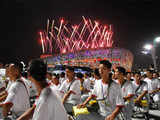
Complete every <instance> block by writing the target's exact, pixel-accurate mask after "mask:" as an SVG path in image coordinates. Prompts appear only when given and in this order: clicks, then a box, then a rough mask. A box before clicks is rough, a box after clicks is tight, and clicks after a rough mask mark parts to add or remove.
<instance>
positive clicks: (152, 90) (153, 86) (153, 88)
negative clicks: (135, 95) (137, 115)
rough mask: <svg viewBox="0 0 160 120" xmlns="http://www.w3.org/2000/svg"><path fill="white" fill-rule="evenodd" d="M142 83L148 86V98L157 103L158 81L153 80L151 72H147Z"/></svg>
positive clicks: (158, 98)
mask: <svg viewBox="0 0 160 120" xmlns="http://www.w3.org/2000/svg"><path fill="white" fill-rule="evenodd" d="M144 81H145V82H147V84H148V92H149V94H150V97H151V98H153V101H154V102H159V101H160V96H159V91H160V81H159V80H158V79H155V78H153V71H151V70H148V71H147V78H145V79H144Z"/></svg>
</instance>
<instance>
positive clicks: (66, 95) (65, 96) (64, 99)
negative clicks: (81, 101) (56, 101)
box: [62, 90, 75, 104]
mask: <svg viewBox="0 0 160 120" xmlns="http://www.w3.org/2000/svg"><path fill="white" fill-rule="evenodd" d="M71 94H75V92H73V91H71V90H70V91H68V92H67V93H66V94H65V95H64V97H63V99H62V103H63V104H64V103H65V101H66V100H67V98H68V97H69V96H70V95H71Z"/></svg>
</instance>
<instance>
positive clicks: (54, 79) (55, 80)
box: [52, 76, 59, 84]
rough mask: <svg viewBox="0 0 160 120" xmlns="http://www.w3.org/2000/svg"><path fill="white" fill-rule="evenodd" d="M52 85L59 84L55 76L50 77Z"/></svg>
mask: <svg viewBox="0 0 160 120" xmlns="http://www.w3.org/2000/svg"><path fill="white" fill-rule="evenodd" d="M52 83H53V84H58V83H59V80H58V78H56V77H55V76H53V77H52Z"/></svg>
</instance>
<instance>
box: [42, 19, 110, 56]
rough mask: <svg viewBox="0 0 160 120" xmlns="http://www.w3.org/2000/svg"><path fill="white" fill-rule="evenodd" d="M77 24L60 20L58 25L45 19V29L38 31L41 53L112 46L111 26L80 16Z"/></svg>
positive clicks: (62, 52)
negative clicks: (80, 19)
mask: <svg viewBox="0 0 160 120" xmlns="http://www.w3.org/2000/svg"><path fill="white" fill-rule="evenodd" d="M82 19H83V20H82V22H81V23H80V24H79V25H70V24H67V22H65V21H64V19H61V20H60V25H59V27H58V26H55V21H54V20H53V21H51V22H50V21H49V20H48V21H47V30H46V31H44V32H40V39H41V43H42V50H43V53H51V54H52V53H53V52H56V53H57V52H58V53H61V54H64V53H68V52H77V51H80V50H86V49H99V48H109V47H112V44H113V41H112V35H113V31H112V26H111V25H101V24H100V23H98V22H97V21H91V19H86V18H85V17H84V16H82Z"/></svg>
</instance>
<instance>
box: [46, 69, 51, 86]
mask: <svg viewBox="0 0 160 120" xmlns="http://www.w3.org/2000/svg"><path fill="white" fill-rule="evenodd" d="M46 78H47V79H46V80H47V82H48V83H49V84H50V83H51V81H52V73H51V72H47V75H46Z"/></svg>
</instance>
